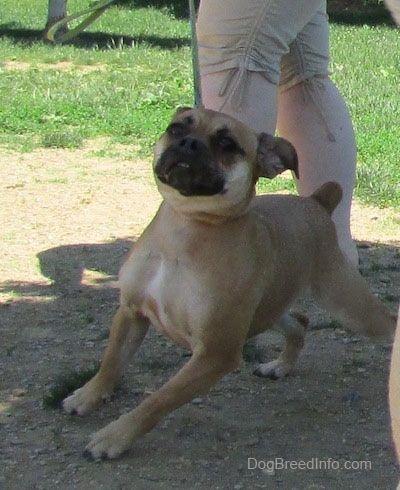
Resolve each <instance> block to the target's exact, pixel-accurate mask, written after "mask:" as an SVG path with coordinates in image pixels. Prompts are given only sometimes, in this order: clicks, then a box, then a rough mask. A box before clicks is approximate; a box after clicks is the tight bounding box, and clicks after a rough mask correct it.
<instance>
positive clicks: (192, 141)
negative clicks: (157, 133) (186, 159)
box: [179, 136, 200, 153]
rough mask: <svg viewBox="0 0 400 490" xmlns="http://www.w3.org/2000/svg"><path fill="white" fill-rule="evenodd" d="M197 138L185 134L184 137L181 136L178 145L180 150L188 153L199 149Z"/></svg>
mask: <svg viewBox="0 0 400 490" xmlns="http://www.w3.org/2000/svg"><path fill="white" fill-rule="evenodd" d="M199 143H200V142H199V140H197V139H196V138H192V137H190V136H186V137H185V138H182V139H181V140H180V142H179V147H180V148H181V149H182V150H185V151H187V152H188V153H192V152H195V151H197V150H198V149H199V146H200V145H199Z"/></svg>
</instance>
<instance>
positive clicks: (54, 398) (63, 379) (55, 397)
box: [42, 363, 100, 408]
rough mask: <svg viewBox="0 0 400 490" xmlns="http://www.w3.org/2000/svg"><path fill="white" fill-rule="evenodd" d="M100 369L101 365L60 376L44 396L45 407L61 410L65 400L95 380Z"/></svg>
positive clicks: (43, 403)
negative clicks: (88, 382)
mask: <svg viewBox="0 0 400 490" xmlns="http://www.w3.org/2000/svg"><path fill="white" fill-rule="evenodd" d="M99 367H100V363H98V364H96V365H93V366H90V367H88V368H85V369H78V370H76V371H72V370H71V371H69V372H67V373H65V374H62V375H59V376H58V377H57V378H56V380H55V381H54V383H52V385H51V386H50V387H49V389H48V390H47V392H46V393H45V394H44V395H43V399H42V405H43V407H44V408H60V407H61V402H62V401H63V400H64V398H66V397H67V396H68V395H70V394H71V393H73V392H74V391H75V390H77V389H78V388H80V387H81V386H83V385H84V384H85V383H86V382H87V381H89V380H90V379H91V378H93V376H94V375H95V374H96V373H97V371H98V370H99Z"/></svg>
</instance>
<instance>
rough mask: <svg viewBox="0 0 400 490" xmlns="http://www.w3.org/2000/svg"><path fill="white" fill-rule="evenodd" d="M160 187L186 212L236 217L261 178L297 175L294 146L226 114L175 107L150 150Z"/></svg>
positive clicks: (171, 200) (164, 194) (246, 203)
mask: <svg viewBox="0 0 400 490" xmlns="http://www.w3.org/2000/svg"><path fill="white" fill-rule="evenodd" d="M153 166H154V173H155V177H156V181H157V185H158V188H159V190H160V192H161V194H162V196H163V197H164V199H165V200H166V201H167V202H169V203H170V204H171V205H172V206H174V207H175V208H178V209H179V210H181V211H182V212H184V213H196V212H197V213H207V214H215V215H217V216H234V215H237V214H241V213H243V212H244V211H245V209H246V208H247V206H248V204H249V202H250V201H251V198H252V197H253V195H254V193H255V183H256V181H257V179H258V178H259V177H267V178H273V177H275V176H276V175H278V174H279V173H281V172H283V171H284V170H286V169H291V170H293V171H294V172H295V174H296V175H297V176H298V169H297V156H296V152H295V150H294V148H293V146H292V145H291V144H290V143H289V142H287V141H286V140H283V139H282V138H275V137H273V136H270V135H268V134H266V133H262V134H257V133H255V132H254V131H251V130H250V129H248V128H247V127H245V126H244V125H243V124H241V123H240V122H239V121H237V120H235V119H233V118H232V117H229V116H227V115H225V114H221V113H218V112H214V111H211V110H206V109H188V108H183V109H179V110H178V111H177V112H176V114H175V116H174V117H173V119H172V122H171V124H170V125H169V126H168V128H167V130H166V132H165V133H164V135H163V136H162V137H161V139H160V141H159V142H158V143H157V144H156V146H155V150H154V165H153Z"/></svg>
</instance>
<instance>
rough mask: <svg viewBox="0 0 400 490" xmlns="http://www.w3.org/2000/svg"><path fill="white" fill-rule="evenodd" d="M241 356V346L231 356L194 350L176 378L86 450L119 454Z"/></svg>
mask: <svg viewBox="0 0 400 490" xmlns="http://www.w3.org/2000/svg"><path fill="white" fill-rule="evenodd" d="M240 359H241V348H238V349H237V352H235V354H234V355H232V356H227V355H224V353H220V352H215V350H214V352H213V353H212V354H208V353H204V352H203V353H198V352H194V354H193V356H192V357H191V359H190V360H189V361H188V362H187V363H186V364H185V365H184V366H183V367H182V369H181V370H180V371H179V372H178V373H177V374H176V375H175V376H174V377H173V378H171V379H170V380H169V381H168V382H167V383H166V384H165V385H163V386H162V387H161V388H160V389H159V390H157V391H156V392H155V393H153V394H152V395H150V396H149V397H148V398H146V399H145V400H144V401H143V402H142V403H141V404H140V405H139V406H138V407H137V408H136V409H135V410H132V411H131V412H128V413H126V414H124V415H122V416H121V417H119V419H117V420H115V421H114V422H112V423H111V424H109V425H107V426H106V427H105V428H104V429H102V430H100V431H99V432H96V433H95V434H94V435H93V436H92V439H91V441H90V443H89V444H88V446H87V448H86V451H85V453H86V454H87V455H90V456H91V457H93V458H94V459H99V458H102V459H111V458H116V457H118V456H119V455H120V454H122V453H123V452H124V451H126V450H128V449H129V448H130V446H131V445H132V443H133V441H134V440H135V439H136V438H137V437H139V436H141V435H142V434H145V433H146V432H148V431H149V430H151V429H152V428H153V427H154V426H155V425H156V424H157V423H158V422H159V421H160V419H161V418H162V417H163V416H165V415H166V414H168V413H170V412H172V411H173V410H175V409H176V408H178V407H180V406H182V405H184V404H185V403H187V402H189V401H190V400H192V399H193V398H194V397H196V396H198V395H199V394H201V393H203V392H204V391H206V390H208V389H209V388H210V387H211V386H213V385H214V384H215V383H216V382H217V381H218V380H219V379H220V378H222V376H224V375H225V374H226V373H228V372H230V371H232V370H233V369H235V368H236V367H237V366H238V364H239V362H240Z"/></svg>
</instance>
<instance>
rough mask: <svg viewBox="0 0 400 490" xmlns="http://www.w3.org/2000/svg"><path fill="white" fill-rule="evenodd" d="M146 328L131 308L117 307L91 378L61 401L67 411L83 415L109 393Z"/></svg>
mask: <svg viewBox="0 0 400 490" xmlns="http://www.w3.org/2000/svg"><path fill="white" fill-rule="evenodd" d="M148 327H149V324H148V321H147V320H146V319H144V318H142V317H140V316H138V315H137V314H136V313H134V312H133V311H132V310H131V309H130V308H128V307H124V306H121V307H120V308H119V309H118V311H117V313H116V314H115V316H114V320H113V323H112V326H111V331H110V338H109V341H108V346H107V349H106V351H105V353H104V357H103V361H102V363H101V367H100V369H99V371H98V373H97V374H96V375H95V376H94V377H93V378H92V379H91V380H90V381H88V382H87V383H86V384H85V385H84V386H83V387H82V388H80V389H79V390H76V391H75V392H74V393H73V394H72V395H71V396H69V397H68V398H66V399H65V400H64V402H63V408H64V410H65V411H66V412H67V413H70V414H76V415H86V414H87V413H89V412H91V411H92V410H93V409H94V408H96V407H97V406H98V405H99V404H100V403H101V402H102V401H104V400H106V399H108V398H109V397H110V396H111V394H112V392H113V390H114V386H115V383H116V381H117V380H118V379H119V376H120V375H121V371H122V369H123V367H124V365H125V364H126V361H127V360H128V359H129V357H130V356H132V355H133V354H134V353H135V352H136V351H137V349H138V348H139V347H140V345H141V343H142V341H143V339H144V337H145V335H146V333H147V330H148Z"/></svg>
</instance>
